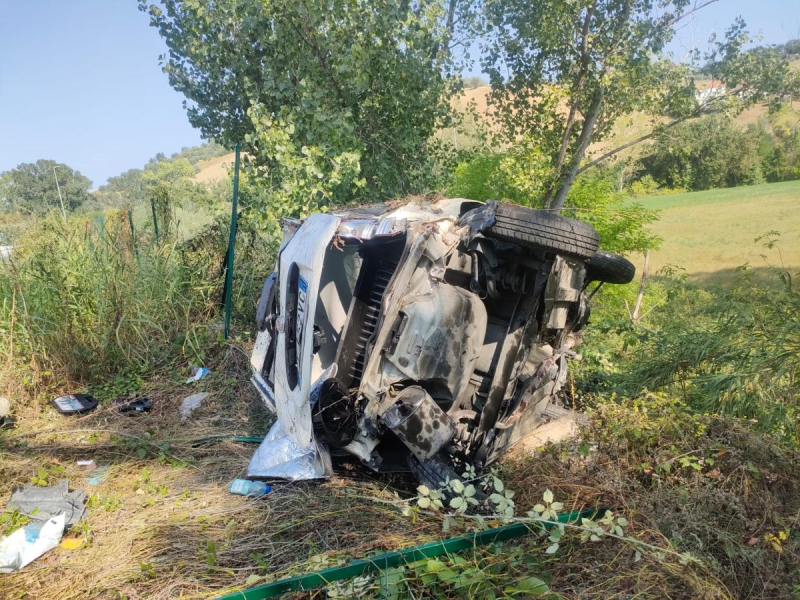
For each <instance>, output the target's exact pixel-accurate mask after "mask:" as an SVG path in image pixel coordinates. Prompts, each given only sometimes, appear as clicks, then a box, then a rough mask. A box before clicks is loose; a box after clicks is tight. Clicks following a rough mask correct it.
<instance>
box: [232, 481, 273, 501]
mask: <svg viewBox="0 0 800 600" xmlns="http://www.w3.org/2000/svg"><path fill="white" fill-rule="evenodd" d="M228 491H229V492H230V493H231V494H238V495H239V496H252V497H254V498H258V497H260V496H265V495H267V494H269V493H270V492H271V491H272V486H269V485H267V484H266V483H264V482H263V481H250V480H249V479H234V480H233V481H232V482H231V485H230V487H229V488H228Z"/></svg>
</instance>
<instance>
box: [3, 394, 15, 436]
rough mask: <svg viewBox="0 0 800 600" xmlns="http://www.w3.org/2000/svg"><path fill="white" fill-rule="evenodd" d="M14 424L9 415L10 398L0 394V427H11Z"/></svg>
mask: <svg viewBox="0 0 800 600" xmlns="http://www.w3.org/2000/svg"><path fill="white" fill-rule="evenodd" d="M14 425H16V422H15V421H14V418H13V417H12V416H11V400H9V399H8V398H4V397H3V396H0V429H11V428H12V427H14Z"/></svg>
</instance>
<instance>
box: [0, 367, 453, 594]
mask: <svg viewBox="0 0 800 600" xmlns="http://www.w3.org/2000/svg"><path fill="white" fill-rule="evenodd" d="M229 358H232V359H234V361H235V362H237V363H238V364H236V365H227V368H226V367H225V366H224V365H222V366H221V367H220V368H219V369H215V373H214V375H213V376H212V377H211V378H208V379H204V380H202V381H200V382H197V383H195V384H191V385H184V384H183V383H176V381H174V380H167V379H162V380H155V381H151V382H148V383H147V384H146V385H145V387H144V389H143V390H142V391H141V392H140V393H142V394H144V395H146V396H147V397H149V398H150V400H151V401H152V404H153V410H152V411H151V412H150V413H149V414H143V415H140V416H126V415H122V414H119V413H118V412H116V411H115V410H114V409H113V408H110V407H105V408H98V409H97V410H96V411H94V412H92V413H89V414H87V415H85V416H83V417H66V416H61V415H58V414H57V413H56V412H55V411H54V410H52V409H49V408H45V409H44V410H42V407H38V406H31V407H28V408H27V409H25V410H21V411H18V412H17V415H16V416H17V419H18V427H17V429H16V430H14V431H11V432H8V431H6V432H2V433H0V506H5V505H6V503H7V501H8V499H9V497H10V495H11V491H12V490H13V489H14V488H15V487H17V486H21V485H29V484H30V483H31V479H32V478H34V477H36V478H41V477H42V476H43V475H44V478H45V479H46V480H47V482H48V483H50V484H52V483H55V482H56V481H57V480H58V479H60V478H62V477H66V478H68V479H69V482H70V489H74V488H82V489H84V490H85V491H86V493H87V495H88V497H89V502H88V506H89V510H90V513H89V515H88V517H87V518H85V519H84V521H83V522H81V523H79V524H78V525H76V526H74V527H72V528H71V529H70V530H69V531H68V532H67V534H65V538H78V539H80V540H81V542H82V545H81V547H80V548H78V549H74V550H67V549H65V548H63V547H59V548H56V549H54V550H52V551H50V552H49V553H47V554H45V555H44V556H42V557H41V558H39V559H37V560H36V561H35V562H33V563H31V564H30V565H29V566H27V567H25V568H24V569H22V570H21V571H19V572H17V573H15V574H12V575H0V598H21V597H25V598H48V599H51V598H59V599H70V598H95V597H99V598H128V599H131V600H132V599H135V598H175V597H179V596H181V597H213V596H215V595H218V594H219V593H221V592H223V591H224V590H227V589H230V588H235V587H237V586H243V585H245V583H246V582H247V581H248V577H250V581H251V582H252V581H253V579H254V577H253V576H256V577H257V576H259V575H263V574H265V573H267V572H269V573H271V574H273V575H274V576H276V577H278V576H280V575H281V574H282V573H286V574H296V573H299V572H304V571H310V570H316V569H319V568H321V567H323V566H328V564H329V563H331V561H333V560H334V557H336V560H342V559H345V558H358V557H362V556H366V555H370V554H375V553H377V552H378V551H381V550H385V549H390V548H396V547H399V546H406V545H412V544H413V543H419V542H421V541H425V540H426V539H431V535H432V534H433V533H435V532H437V531H440V530H441V525H440V523H436V522H435V521H433V520H431V522H430V523H425V522H424V520H423V521H417V522H416V523H412V522H411V521H409V519H407V518H405V517H403V516H402V514H401V512H400V510H399V509H397V508H396V507H395V502H396V501H397V495H396V493H397V492H398V491H399V492H401V493H403V494H404V495H406V496H407V495H408V489H409V487H410V489H412V490H413V483H412V482H411V481H410V480H399V481H397V480H394V479H390V478H389V479H387V478H376V477H373V476H371V475H370V474H368V473H366V472H364V471H363V470H362V469H360V468H356V467H353V466H351V465H343V466H340V467H339V473H338V474H337V476H336V477H335V478H333V479H331V480H330V481H327V482H324V483H302V484H276V485H274V488H273V491H272V493H270V494H269V495H268V496H266V497H264V498H262V499H255V500H254V499H247V498H242V497H240V496H234V495H231V494H230V493H229V492H228V489H227V488H228V484H229V483H230V481H232V480H233V479H235V478H236V477H239V476H242V475H243V474H244V472H245V469H246V467H247V464H248V462H249V460H250V457H251V456H252V453H253V452H254V450H255V448H256V446H255V445H254V444H242V443H236V442H230V441H218V442H212V443H206V444H204V445H200V446H197V445H196V442H194V440H199V439H202V438H206V437H208V436H224V435H226V434H238V435H254V436H263V435H264V434H265V433H266V430H267V427H268V423H269V421H270V416H269V413H268V412H267V411H266V409H265V408H264V407H263V404H262V403H261V401H260V400H259V399H258V398H257V396H256V394H255V393H254V392H253V391H252V390H251V387H250V384H249V382H248V380H247V377H245V376H243V375H244V374H245V373H246V371H244V370H243V369H244V358H243V356H242V354H241V353H239V352H234V353H231V355H230V357H229ZM197 391H209V392H210V394H211V395H210V396H209V397H208V398H207V399H206V400H205V401H204V403H203V405H202V406H201V408H200V409H198V410H197V411H196V412H195V413H193V414H192V416H191V417H190V418H189V419H188V420H187V421H186V422H185V423H181V421H180V417H179V412H178V408H179V406H180V403H181V401H182V399H183V398H184V397H186V396H188V395H189V394H191V393H194V392H197ZM80 459H94V460H95V462H96V463H97V465H98V466H99V467H100V468H101V469H102V471H100V473H103V474H104V477H102V481H101V482H99V483H96V484H94V485H93V484H92V483H90V478H91V477H92V476H96V475H97V474H98V471H91V472H89V471H85V470H83V469H82V468H80V467H78V466H77V465H76V461H77V460H80ZM348 469H352V471H349V470H348ZM331 564H332V563H331Z"/></svg>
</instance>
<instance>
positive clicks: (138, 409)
mask: <svg viewBox="0 0 800 600" xmlns="http://www.w3.org/2000/svg"><path fill="white" fill-rule="evenodd" d="M112 404H113V405H114V406H118V407H119V408H118V409H117V410H119V412H121V413H125V414H129V415H138V414H141V413H146V412H150V409H151V408H153V405H152V403H151V402H150V398H134V399H133V400H128V399H126V398H117V399H116V400H114V402H112Z"/></svg>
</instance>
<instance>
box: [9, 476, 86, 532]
mask: <svg viewBox="0 0 800 600" xmlns="http://www.w3.org/2000/svg"><path fill="white" fill-rule="evenodd" d="M85 503H86V492H84V491H83V490H74V491H72V492H70V491H69V481H68V480H66V479H62V480H60V481H59V482H58V483H57V484H56V485H54V486H52V487H38V486H28V487H24V488H17V489H16V490H14V492H13V493H12V494H11V500H10V501H9V502H8V506H9V507H10V508H16V509H17V510H18V511H19V512H21V513H22V514H24V515H26V516H27V517H30V518H31V519H35V520H37V521H47V520H48V519H51V518H52V517H55V516H56V515H59V514H62V513H63V514H64V515H66V524H67V525H66V526H67V527H69V526H70V525H74V524H75V523H76V522H78V521H80V520H81V519H82V518H83V515H84V514H86V506H85Z"/></svg>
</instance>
